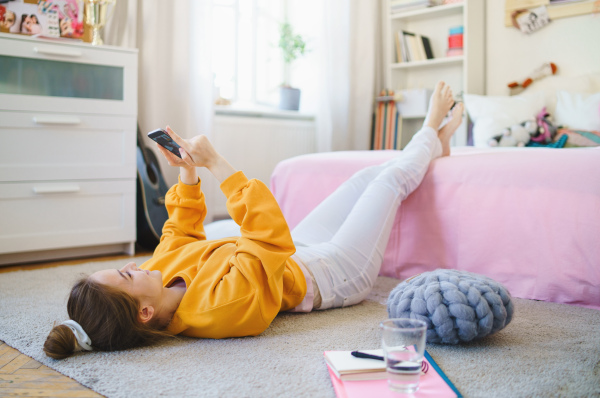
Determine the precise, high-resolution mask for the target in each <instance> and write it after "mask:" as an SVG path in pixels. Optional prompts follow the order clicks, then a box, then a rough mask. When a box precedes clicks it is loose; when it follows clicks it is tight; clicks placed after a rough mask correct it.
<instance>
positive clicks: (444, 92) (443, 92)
mask: <svg viewBox="0 0 600 398" xmlns="http://www.w3.org/2000/svg"><path fill="white" fill-rule="evenodd" d="M452 104H454V99H453V98H452V90H450V86H448V85H447V84H446V83H444V82H438V84H437V85H436V86H435V90H434V91H433V94H431V99H430V100H429V109H428V110H427V116H426V117H425V122H424V123H423V125H424V126H429V127H431V128H433V129H434V130H436V131H437V130H438V129H439V128H440V125H441V124H442V121H443V120H444V117H445V116H446V115H447V114H448V112H449V111H450V108H451V107H452Z"/></svg>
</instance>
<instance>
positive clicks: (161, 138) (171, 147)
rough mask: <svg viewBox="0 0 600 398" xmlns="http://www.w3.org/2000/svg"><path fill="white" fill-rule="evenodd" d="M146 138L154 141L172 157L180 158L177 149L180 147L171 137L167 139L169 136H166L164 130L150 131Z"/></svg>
mask: <svg viewBox="0 0 600 398" xmlns="http://www.w3.org/2000/svg"><path fill="white" fill-rule="evenodd" d="M148 137H150V138H151V139H152V140H154V141H156V142H157V143H158V145H160V146H162V147H164V148H166V149H167V150H168V151H169V152H171V153H172V154H173V155H175V156H177V157H178V158H181V155H180V154H179V148H181V147H180V146H179V145H177V143H176V142H175V141H173V139H172V138H171V137H169V134H167V132H166V131H165V130H163V129H158V130H154V131H151V132H149V133H148Z"/></svg>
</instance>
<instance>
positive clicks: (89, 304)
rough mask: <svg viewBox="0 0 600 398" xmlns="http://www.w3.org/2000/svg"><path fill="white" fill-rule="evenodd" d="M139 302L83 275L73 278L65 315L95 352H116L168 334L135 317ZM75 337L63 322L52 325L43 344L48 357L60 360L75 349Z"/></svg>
mask: <svg viewBox="0 0 600 398" xmlns="http://www.w3.org/2000/svg"><path fill="white" fill-rule="evenodd" d="M139 307H140V304H139V301H138V300H137V299H135V298H134V297H132V296H131V295H130V294H128V293H126V292H124V291H122V290H119V289H117V288H114V287H111V286H107V285H103V284H101V283H98V282H94V281H92V280H90V279H89V278H88V277H84V278H82V279H80V280H79V281H77V282H76V283H75V285H74V286H73V288H72V289H71V293H70V295H69V300H68V302H67V312H68V314H69V318H71V319H72V320H74V321H75V322H77V323H79V324H80V325H81V327H82V328H83V330H84V331H85V332H86V333H87V335H88V336H89V337H90V339H91V340H92V346H93V348H94V349H95V350H99V351H117V350H123V349H127V348H133V347H139V346H144V345H150V344H153V343H155V342H156V341H158V340H160V339H161V338H164V337H167V336H171V335H170V334H168V333H166V332H165V331H163V330H160V327H161V326H159V325H155V324H148V323H142V322H140V321H139V319H138V311H139ZM76 347H77V340H76V339H75V335H74V334H73V332H72V331H71V329H70V328H69V327H67V326H66V325H58V326H55V327H54V328H53V329H52V330H51V331H50V334H49V335H48V337H47V338H46V342H45V343H44V352H45V353H46V355H48V356H49V357H52V358H55V359H63V358H66V357H68V356H70V355H71V354H73V352H74V351H75V349H76Z"/></svg>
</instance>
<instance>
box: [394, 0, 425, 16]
mask: <svg viewBox="0 0 600 398" xmlns="http://www.w3.org/2000/svg"><path fill="white" fill-rule="evenodd" d="M433 5H435V4H434V2H433V1H432V0H409V1H403V0H391V1H390V11H391V13H392V14H396V13H399V12H406V11H412V10H418V9H420V8H426V7H431V6H433Z"/></svg>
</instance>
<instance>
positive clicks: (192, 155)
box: [161, 126, 236, 182]
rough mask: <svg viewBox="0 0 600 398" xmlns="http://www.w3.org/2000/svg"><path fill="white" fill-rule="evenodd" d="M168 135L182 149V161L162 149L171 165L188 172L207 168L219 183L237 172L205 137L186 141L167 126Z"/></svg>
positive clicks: (198, 136)
mask: <svg viewBox="0 0 600 398" xmlns="http://www.w3.org/2000/svg"><path fill="white" fill-rule="evenodd" d="M167 134H169V136H170V137H171V138H172V139H173V141H175V142H176V143H177V144H178V145H179V146H180V147H181V148H179V153H180V154H181V159H179V158H178V157H177V156H175V155H173V154H172V153H169V151H167V150H166V149H164V148H161V152H162V153H163V154H164V155H165V157H166V158H167V160H168V161H169V164H170V165H172V166H179V167H181V168H182V169H184V170H186V171H188V170H191V169H193V170H195V168H196V167H206V168H207V169H208V170H209V171H210V172H211V173H212V174H213V175H214V176H215V177H216V179H217V180H218V181H219V182H223V181H224V180H225V179H226V178H227V177H229V176H230V175H232V174H234V173H235V172H236V170H235V168H234V167H233V166H231V164H229V162H227V160H226V159H225V158H224V157H223V156H221V154H219V153H218V152H217V150H216V149H215V147H213V145H212V143H211V142H210V141H209V140H208V137H206V136H205V135H197V136H195V137H193V138H190V139H189V140H186V139H183V138H181V137H180V136H178V135H177V134H176V133H175V132H174V131H173V130H171V128H170V127H169V126H167Z"/></svg>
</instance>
